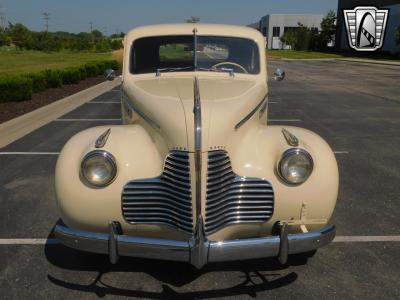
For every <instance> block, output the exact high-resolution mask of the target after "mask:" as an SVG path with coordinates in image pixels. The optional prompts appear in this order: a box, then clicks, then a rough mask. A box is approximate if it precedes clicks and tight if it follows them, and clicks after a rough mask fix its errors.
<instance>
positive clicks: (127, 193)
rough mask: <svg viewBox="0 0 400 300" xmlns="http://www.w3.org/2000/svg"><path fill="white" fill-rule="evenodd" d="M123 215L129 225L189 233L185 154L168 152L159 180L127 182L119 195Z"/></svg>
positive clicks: (186, 160)
mask: <svg viewBox="0 0 400 300" xmlns="http://www.w3.org/2000/svg"><path fill="white" fill-rule="evenodd" d="M122 213H123V216H124V218H125V220H126V221H127V222H129V223H131V224H163V225H169V226H172V227H174V228H177V229H179V230H182V231H185V232H188V233H191V232H192V227H193V219H192V193H191V188H190V169H189V154H188V152H183V151H172V152H170V153H169V154H168V155H167V157H166V159H165V163H164V170H163V173H162V174H161V176H160V177H157V178H150V179H141V180H132V181H130V182H128V183H127V184H126V185H125V186H124V189H123V192H122Z"/></svg>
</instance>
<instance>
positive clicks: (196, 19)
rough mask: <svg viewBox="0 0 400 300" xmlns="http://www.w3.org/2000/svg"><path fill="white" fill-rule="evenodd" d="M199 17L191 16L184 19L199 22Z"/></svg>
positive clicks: (188, 21) (187, 21)
mask: <svg viewBox="0 0 400 300" xmlns="http://www.w3.org/2000/svg"><path fill="white" fill-rule="evenodd" d="M199 22H200V18H199V17H196V16H191V17H190V18H189V19H187V20H186V23H199Z"/></svg>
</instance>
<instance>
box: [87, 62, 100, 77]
mask: <svg viewBox="0 0 400 300" xmlns="http://www.w3.org/2000/svg"><path fill="white" fill-rule="evenodd" d="M85 70H86V75H87V77H95V76H97V75H98V74H99V68H98V66H97V64H96V63H93V62H91V63H87V64H85Z"/></svg>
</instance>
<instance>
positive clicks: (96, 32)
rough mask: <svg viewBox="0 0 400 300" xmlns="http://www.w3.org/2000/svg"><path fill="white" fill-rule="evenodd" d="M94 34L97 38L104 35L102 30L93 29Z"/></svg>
mask: <svg viewBox="0 0 400 300" xmlns="http://www.w3.org/2000/svg"><path fill="white" fill-rule="evenodd" d="M92 35H93V36H94V37H95V38H96V39H101V38H102V37H103V34H102V33H101V31H100V30H97V29H95V30H93V31H92Z"/></svg>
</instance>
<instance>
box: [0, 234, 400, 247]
mask: <svg viewBox="0 0 400 300" xmlns="http://www.w3.org/2000/svg"><path fill="white" fill-rule="evenodd" d="M333 242H334V243H366V242H367V243H368V242H400V235H369V236H368V235H350V236H340V235H339V236H337V237H335V239H334V240H333ZM59 243H60V242H59V241H58V240H57V239H55V238H51V239H0V245H45V244H51V245H57V244H59Z"/></svg>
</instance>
